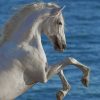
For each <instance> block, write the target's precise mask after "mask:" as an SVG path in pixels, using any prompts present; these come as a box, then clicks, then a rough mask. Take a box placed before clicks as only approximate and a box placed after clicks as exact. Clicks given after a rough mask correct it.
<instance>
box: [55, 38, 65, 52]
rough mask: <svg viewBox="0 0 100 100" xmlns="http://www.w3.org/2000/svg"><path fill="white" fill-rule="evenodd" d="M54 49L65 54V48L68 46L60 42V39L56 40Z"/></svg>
mask: <svg viewBox="0 0 100 100" xmlns="http://www.w3.org/2000/svg"><path fill="white" fill-rule="evenodd" d="M54 48H55V50H57V51H61V52H63V51H64V50H65V48H66V44H65V43H61V41H59V39H57V38H56V39H55V40H54Z"/></svg>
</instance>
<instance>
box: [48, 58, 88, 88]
mask: <svg viewBox="0 0 100 100" xmlns="http://www.w3.org/2000/svg"><path fill="white" fill-rule="evenodd" d="M67 65H75V66H76V67H77V68H79V69H80V70H81V71H82V72H83V77H82V80H81V81H82V83H83V85H84V86H88V82H89V72H90V70H89V68H88V67H87V66H85V65H83V64H81V63H80V62H78V61H77V60H76V59H74V58H71V57H69V58H67V59H64V60H62V61H61V62H60V63H58V64H55V65H53V66H52V67H51V68H49V69H48V70H47V79H48V78H50V77H51V76H53V75H55V74H57V73H59V72H60V71H61V70H62V69H63V68H65V67H68V66H67Z"/></svg>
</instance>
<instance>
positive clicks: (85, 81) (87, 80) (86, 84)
mask: <svg viewBox="0 0 100 100" xmlns="http://www.w3.org/2000/svg"><path fill="white" fill-rule="evenodd" d="M81 81H82V84H83V85H84V86H85V87H88V85H89V79H88V78H82V80H81Z"/></svg>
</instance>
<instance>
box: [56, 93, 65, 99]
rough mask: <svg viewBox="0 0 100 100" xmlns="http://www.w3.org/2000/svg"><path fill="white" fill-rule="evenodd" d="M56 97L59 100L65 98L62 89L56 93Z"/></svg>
mask: <svg viewBox="0 0 100 100" xmlns="http://www.w3.org/2000/svg"><path fill="white" fill-rule="evenodd" d="M56 97H57V100H63V97H64V94H63V92H62V91H59V92H58V93H57V94H56Z"/></svg>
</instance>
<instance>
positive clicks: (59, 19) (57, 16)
mask: <svg viewBox="0 0 100 100" xmlns="http://www.w3.org/2000/svg"><path fill="white" fill-rule="evenodd" d="M61 11H62V8H55V9H53V10H52V11H51V15H50V16H49V17H48V18H47V20H45V22H44V28H45V29H44V30H45V31H44V33H45V34H46V35H47V37H48V38H49V39H50V41H51V43H52V44H53V46H54V48H55V50H57V51H64V49H65V48H66V39H65V33H64V18H63V16H62V13H61Z"/></svg>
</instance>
